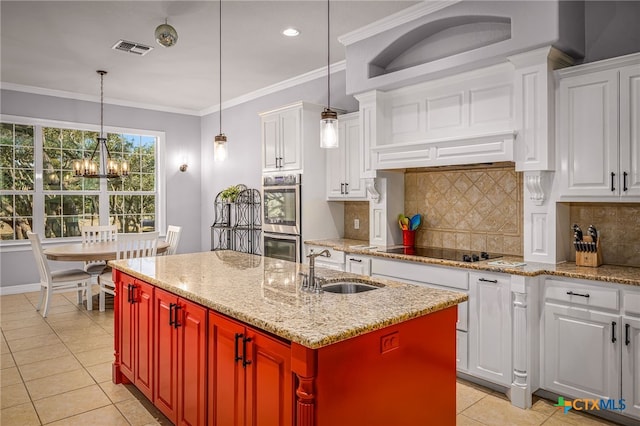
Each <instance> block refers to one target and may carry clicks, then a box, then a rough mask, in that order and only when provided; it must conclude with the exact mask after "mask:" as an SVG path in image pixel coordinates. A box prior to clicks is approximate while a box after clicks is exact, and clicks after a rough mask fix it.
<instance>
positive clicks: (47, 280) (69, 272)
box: [27, 232, 92, 317]
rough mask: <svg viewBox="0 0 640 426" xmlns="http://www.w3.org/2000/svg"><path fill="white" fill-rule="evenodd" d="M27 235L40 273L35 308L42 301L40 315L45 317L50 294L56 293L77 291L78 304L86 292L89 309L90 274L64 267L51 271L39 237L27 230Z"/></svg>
mask: <svg viewBox="0 0 640 426" xmlns="http://www.w3.org/2000/svg"><path fill="white" fill-rule="evenodd" d="M27 237H28V238H29V241H30V242H31V247H32V248H33V254H34V256H35V258H36V264H37V265H38V272H39V274H40V299H39V300H38V306H36V310H37V311H39V310H40V308H41V307H42V302H43V301H44V311H43V312H42V316H43V317H46V316H47V312H48V311H49V305H50V302H51V296H52V295H53V294H56V293H65V292H71V291H76V292H78V304H81V303H82V295H83V293H84V292H86V293H87V310H89V311H90V310H91V308H92V301H91V283H90V280H91V274H89V273H88V272H86V271H83V270H82V269H64V270H60V271H51V269H50V268H49V262H48V261H47V258H46V256H45V255H44V253H43V251H42V244H41V243H40V237H39V236H38V234H36V233H33V232H27Z"/></svg>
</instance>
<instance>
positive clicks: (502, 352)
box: [468, 272, 513, 386]
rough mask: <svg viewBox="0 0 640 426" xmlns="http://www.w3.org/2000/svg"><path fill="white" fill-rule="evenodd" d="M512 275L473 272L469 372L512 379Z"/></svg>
mask: <svg viewBox="0 0 640 426" xmlns="http://www.w3.org/2000/svg"><path fill="white" fill-rule="evenodd" d="M511 305H512V304H511V276H510V275H504V274H492V273H477V272H472V273H470V274H469V367H468V369H469V374H472V375H474V376H478V377H481V378H484V379H487V380H490V381H492V382H494V383H498V384H501V385H504V386H509V385H511V382H512V372H513V370H512V355H511V348H512V346H511V330H512V327H511Z"/></svg>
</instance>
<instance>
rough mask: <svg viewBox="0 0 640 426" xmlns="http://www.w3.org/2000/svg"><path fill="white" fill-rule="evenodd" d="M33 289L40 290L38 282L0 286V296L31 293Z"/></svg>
mask: <svg viewBox="0 0 640 426" xmlns="http://www.w3.org/2000/svg"><path fill="white" fill-rule="evenodd" d="M33 291H40V283H35V284H20V285H10V286H8V287H0V296H6V295H9V294H20V293H31V292H33Z"/></svg>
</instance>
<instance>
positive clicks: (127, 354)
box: [116, 274, 135, 383]
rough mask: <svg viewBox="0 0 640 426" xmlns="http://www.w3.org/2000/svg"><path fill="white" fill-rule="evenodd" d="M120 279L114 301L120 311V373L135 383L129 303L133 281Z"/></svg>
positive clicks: (132, 310)
mask: <svg viewBox="0 0 640 426" xmlns="http://www.w3.org/2000/svg"><path fill="white" fill-rule="evenodd" d="M119 276H120V277H121V279H119V280H118V281H117V282H116V294H117V297H116V300H117V301H118V303H119V306H118V307H119V309H120V371H121V372H122V374H124V375H125V377H126V378H127V379H129V381H131V382H132V383H133V382H135V379H134V377H135V375H134V369H135V367H134V364H135V362H134V353H135V331H134V330H135V314H134V305H133V304H132V303H130V294H131V292H130V286H131V285H133V283H134V279H133V278H131V277H129V276H127V275H124V274H120V275H119Z"/></svg>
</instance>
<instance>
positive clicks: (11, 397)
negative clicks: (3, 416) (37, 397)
mask: <svg viewBox="0 0 640 426" xmlns="http://www.w3.org/2000/svg"><path fill="white" fill-rule="evenodd" d="M29 401H30V400H29V394H28V393H27V389H26V388H25V387H24V384H23V383H16V384H15V385H9V386H3V387H2V395H0V408H2V409H5V408H9V407H13V406H15V405H20V404H24V403H25V402H29Z"/></svg>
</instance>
